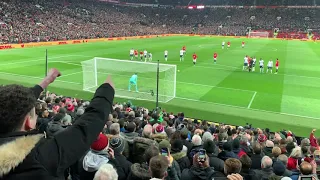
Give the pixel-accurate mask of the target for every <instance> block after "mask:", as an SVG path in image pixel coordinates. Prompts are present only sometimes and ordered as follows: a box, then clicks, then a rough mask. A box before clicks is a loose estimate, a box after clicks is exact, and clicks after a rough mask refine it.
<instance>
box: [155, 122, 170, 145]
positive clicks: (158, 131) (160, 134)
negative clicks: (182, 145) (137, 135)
mask: <svg viewBox="0 0 320 180" xmlns="http://www.w3.org/2000/svg"><path fill="white" fill-rule="evenodd" d="M152 139H153V140H155V141H157V142H158V143H160V142H161V141H162V140H168V136H167V134H166V132H165V127H164V126H162V125H161V124H158V125H157V126H156V128H155V134H153V135H152Z"/></svg>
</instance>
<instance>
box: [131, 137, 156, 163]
mask: <svg viewBox="0 0 320 180" xmlns="http://www.w3.org/2000/svg"><path fill="white" fill-rule="evenodd" d="M152 145H153V146H156V147H158V143H157V142H155V141H154V140H152V139H147V138H143V137H136V138H135V139H134V140H133V151H132V158H131V160H132V162H133V163H143V162H144V152H145V151H146V150H147V149H148V148H149V147H151V146H152Z"/></svg>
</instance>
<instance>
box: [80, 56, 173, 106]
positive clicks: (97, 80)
mask: <svg viewBox="0 0 320 180" xmlns="http://www.w3.org/2000/svg"><path fill="white" fill-rule="evenodd" d="M81 65H82V72H83V90H84V91H89V92H95V90H96V89H97V87H98V86H99V85H100V84H102V83H103V82H104V80H105V79H106V77H107V75H111V76H112V80H113V82H114V85H115V96H116V97H120V98H128V99H139V100H148V101H156V95H155V93H157V77H158V78H159V87H158V95H159V102H168V101H170V100H172V99H173V98H175V97H176V76H177V66H176V65H170V64H159V76H157V67H158V63H149V62H137V61H127V60H119V59H111V58H100V57H95V58H93V59H90V60H87V61H82V62H81ZM135 73H137V76H138V78H137V79H138V80H137V87H138V92H136V89H135V87H133V88H131V91H129V89H128V87H129V79H130V77H131V76H132V75H133V74H135Z"/></svg>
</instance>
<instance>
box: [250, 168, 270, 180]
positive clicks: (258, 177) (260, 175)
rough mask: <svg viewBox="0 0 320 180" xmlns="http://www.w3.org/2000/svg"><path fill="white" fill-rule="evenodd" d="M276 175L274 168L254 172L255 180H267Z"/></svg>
mask: <svg viewBox="0 0 320 180" xmlns="http://www.w3.org/2000/svg"><path fill="white" fill-rule="evenodd" d="M273 175H275V174H274V173H273V170H272V167H270V168H265V169H261V170H254V176H253V180H267V179H268V178H269V177H270V176H273Z"/></svg>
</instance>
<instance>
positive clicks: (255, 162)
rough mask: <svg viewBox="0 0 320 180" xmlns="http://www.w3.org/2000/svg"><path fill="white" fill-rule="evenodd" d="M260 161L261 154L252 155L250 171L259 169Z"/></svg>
mask: <svg viewBox="0 0 320 180" xmlns="http://www.w3.org/2000/svg"><path fill="white" fill-rule="evenodd" d="M261 159H262V155H261V154H252V156H251V161H252V164H251V169H261Z"/></svg>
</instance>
